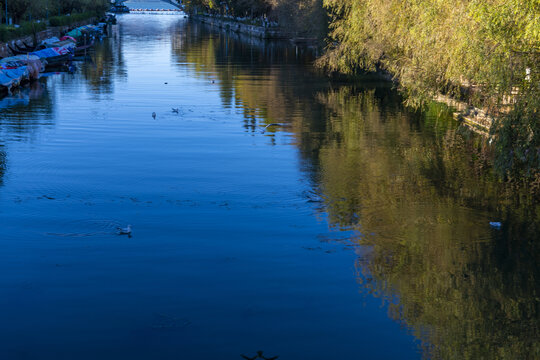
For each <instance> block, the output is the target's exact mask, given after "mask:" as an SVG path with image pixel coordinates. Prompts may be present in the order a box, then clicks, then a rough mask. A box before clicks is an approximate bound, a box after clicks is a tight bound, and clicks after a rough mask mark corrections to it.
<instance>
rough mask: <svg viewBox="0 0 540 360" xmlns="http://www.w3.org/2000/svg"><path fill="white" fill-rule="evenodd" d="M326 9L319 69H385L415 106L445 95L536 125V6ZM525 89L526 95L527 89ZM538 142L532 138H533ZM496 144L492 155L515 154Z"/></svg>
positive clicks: (513, 0) (477, 3) (352, 3)
mask: <svg viewBox="0 0 540 360" xmlns="http://www.w3.org/2000/svg"><path fill="white" fill-rule="evenodd" d="M324 4H325V6H326V7H327V8H328V9H329V11H330V12H331V14H332V21H331V33H330V37H331V41H332V42H331V43H330V46H329V51H328V53H327V54H326V55H325V56H324V57H323V58H322V59H321V60H320V61H319V64H320V65H322V66H324V67H326V68H327V69H329V70H331V71H341V72H346V73H354V72H357V71H359V70H375V69H379V68H381V69H384V70H386V71H388V72H390V73H391V74H392V75H393V76H395V78H396V79H397V80H399V83H400V85H401V87H402V89H403V90H404V92H405V93H406V94H407V95H408V101H409V103H411V104H413V105H420V104H422V103H425V102H426V101H427V100H429V99H431V98H432V97H433V96H434V95H436V94H437V93H445V94H449V95H452V96H455V97H458V98H462V99H465V100H467V101H469V102H470V103H471V104H473V105H475V106H478V107H481V108H483V109H486V110H487V111H488V112H489V113H490V114H491V115H495V116H496V117H497V116H502V117H503V119H514V122H515V121H517V119H519V121H520V122H521V123H522V124H524V126H525V128H526V127H527V126H526V125H527V124H528V125H530V126H533V125H532V123H533V122H534V121H536V117H537V111H536V110H535V109H534V108H531V106H532V104H533V100H534V98H535V97H536V98H538V96H539V91H538V90H539V89H538V82H537V81H538V76H537V74H538V64H539V63H540V16H539V14H540V2H539V1H538V0H487V1H486V0H471V1H469V0H459V1H452V2H448V1H440V0H405V1H403V0H362V1H357V0H325V2H324ZM527 72H529V73H530V74H529V75H528V74H527ZM528 77H529V78H532V79H529V80H527V78H528ZM528 83H529V84H532V86H530V89H526V88H525V87H526V86H528V85H527V84H528ZM534 84H536V85H534ZM513 104H519V106H516V107H515V108H514V106H513ZM514 112H516V113H514ZM504 121H505V120H503V122H504ZM498 126H499V127H500V125H498ZM511 127H512V126H510V125H508V126H504V127H503V128H501V130H503V131H506V132H508V130H507V129H510V128H511ZM513 131H514V130H513ZM495 133H496V134H499V133H500V132H499V131H496V132H495ZM501 134H502V133H501ZM509 136H510V135H509ZM538 136H539V135H537V133H534V135H533V138H536V137H538ZM510 138H512V139H513V138H514V135H512V136H510ZM495 141H496V142H498V141H499V140H497V139H496V140H495ZM500 141H502V143H501V144H499V145H498V146H497V147H498V148H499V149H503V148H504V149H505V151H506V150H508V147H509V146H521V145H520V144H518V143H511V144H510V143H508V141H507V139H506V140H504V139H501V140H500ZM535 141H536V140H535ZM525 150H527V149H523V151H525ZM501 151H502V150H501ZM529 151H530V150H529ZM498 154H499V155H500V156H502V152H500V151H499V152H498ZM525 163H527V164H530V165H531V166H533V165H534V164H536V162H534V161H532V162H529V160H527V161H526V162H525ZM498 164H499V166H501V171H503V172H505V173H506V172H507V170H515V169H516V166H515V165H516V162H515V161H507V159H506V157H504V158H502V159H499V160H498ZM503 164H508V166H510V167H509V168H504V166H503ZM510 164H512V165H510ZM534 166H536V165H534ZM537 169H538V168H537ZM529 170H531V171H532V169H529ZM529 170H528V171H527V172H529ZM520 173H521V172H520Z"/></svg>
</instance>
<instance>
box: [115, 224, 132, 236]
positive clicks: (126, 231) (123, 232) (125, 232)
mask: <svg viewBox="0 0 540 360" xmlns="http://www.w3.org/2000/svg"><path fill="white" fill-rule="evenodd" d="M117 230H118V235H128V236H131V225H128V226H127V227H125V228H121V227H118V228H117Z"/></svg>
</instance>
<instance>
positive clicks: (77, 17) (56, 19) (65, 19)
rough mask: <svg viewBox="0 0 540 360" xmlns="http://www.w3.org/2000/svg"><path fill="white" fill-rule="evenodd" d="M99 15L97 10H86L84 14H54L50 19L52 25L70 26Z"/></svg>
mask: <svg viewBox="0 0 540 360" xmlns="http://www.w3.org/2000/svg"><path fill="white" fill-rule="evenodd" d="M96 16H98V14H97V13H95V12H86V13H82V14H71V15H70V16H67V15H64V16H53V17H51V18H50V19H49V23H50V24H51V26H68V25H71V24H73V23H76V22H80V21H83V20H86V19H89V18H92V17H96Z"/></svg>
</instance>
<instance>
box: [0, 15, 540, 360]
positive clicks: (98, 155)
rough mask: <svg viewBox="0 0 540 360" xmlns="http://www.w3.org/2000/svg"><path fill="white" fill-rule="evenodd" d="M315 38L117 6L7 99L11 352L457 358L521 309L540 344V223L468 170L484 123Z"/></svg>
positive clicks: (4, 213) (4, 326)
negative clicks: (330, 70)
mask: <svg viewBox="0 0 540 360" xmlns="http://www.w3.org/2000/svg"><path fill="white" fill-rule="evenodd" d="M303 52H305V50H298V52H297V49H295V48H289V47H287V46H285V45H282V44H269V43H264V42H260V41H255V40H249V39H242V38H238V37H237V36H230V37H229V36H227V35H224V34H219V33H213V32H212V31H210V30H209V29H205V28H203V27H202V26H201V25H198V24H196V23H189V22H188V20H187V19H184V18H182V17H179V16H151V15H126V16H122V17H121V18H120V19H119V24H118V25H117V26H116V27H115V28H114V29H113V30H112V31H111V34H110V37H109V38H108V39H107V40H105V41H104V43H103V44H100V45H98V47H97V48H96V51H95V53H93V54H92V61H91V62H87V63H85V64H80V66H79V70H78V71H77V72H76V73H75V74H73V75H70V74H57V75H52V76H49V77H47V78H46V79H42V81H40V82H39V83H36V84H34V85H33V86H32V88H28V89H24V90H22V91H21V92H20V93H18V94H15V95H13V96H11V97H8V98H5V99H3V100H2V102H1V105H0V106H2V113H1V117H0V135H1V138H0V151H1V154H2V156H1V157H0V159H1V162H2V164H3V166H2V168H1V170H0V174H1V180H0V181H1V184H2V185H1V187H0V246H1V251H0V293H1V296H0V319H1V325H0V358H2V359H153V358H156V359H215V358H216V359H217V358H220V359H241V354H245V355H247V356H250V357H252V356H255V355H256V352H257V351H259V350H261V351H264V354H265V356H267V357H271V356H276V355H279V356H280V359H321V360H322V359H416V358H421V357H422V356H423V355H424V356H426V357H442V358H450V357H452V356H451V355H449V354H453V353H452V351H453V350H455V355H456V356H459V354H462V353H465V352H468V353H472V354H493V353H494V352H497V351H498V350H500V349H501V347H502V348H503V349H507V347H512V346H514V345H512V344H513V343H515V341H516V340H512V341H508V343H505V340H504V339H509V336H508V334H503V335H501V334H499V332H500V331H501V330H500V328H501V327H503V326H504V325H507V324H516V321H517V323H518V324H519V325H517V326H516V325H514V326H515V329H513V330H512V333H511V335H512V336H514V337H513V339H519V341H518V343H519V344H518V345H517V346H518V347H519V348H520V349H521V350H522V351H524V352H527V351H529V350H530V349H533V348H534V347H535V345H534V344H535V343H536V344H538V342H537V341H538V340H534V339H535V337H534V333H535V325H534V324H535V320H534V319H537V309H538V300H537V299H538V297H537V295H535V294H537V292H536V291H537V290H538V287H537V286H536V285H537V282H536V279H537V277H536V275H537V274H538V268H537V265H535V264H536V258H537V252H535V250H536V249H537V247H535V246H536V245H531V244H533V243H532V242H531V241H532V240H531V239H533V237H534V235H531V230H530V226H533V225H532V224H534V223H533V222H530V223H524V222H523V221H522V220H520V219H516V216H517V215H514V214H513V212H512V207H511V206H510V205H508V206H506V205H504V204H506V203H504V202H501V200H499V198H497V200H496V201H492V200H491V198H489V197H486V196H487V195H485V194H486V193H489V192H490V191H491V193H497V190H496V187H494V186H495V185H492V184H493V181H491V180H490V179H489V177H488V179H487V180H486V179H485V178H484V177H482V176H481V175H478V177H472V178H471V179H470V180H462V178H461V177H460V174H462V173H467V171H472V170H471V169H473V168H474V166H475V165H474V163H473V164H472V165H471V161H470V159H469V158H466V159H465V160H463V157H462V155H463V154H470V152H471V151H470V149H477V147H475V145H474V144H476V143H475V142H474V141H475V140H474V137H473V138H472V139H473V140H471V136H470V135H462V134H461V133H460V130H459V129H458V128H457V125H456V124H454V123H453V122H452V120H451V119H449V118H448V115H447V113H445V112H444V110H441V109H437V108H435V109H431V110H429V111H427V112H425V113H418V112H411V111H409V110H406V109H404V108H403V106H402V105H401V99H400V98H399V96H398V95H397V93H395V92H394V91H393V90H391V89H390V88H391V85H390V84H387V83H373V82H367V83H361V84H355V85H351V84H343V83H337V82H332V81H330V80H329V79H328V78H325V77H324V76H319V75H317V74H315V72H313V70H312V69H311V68H310V66H309V62H310V61H311V59H312V58H311V57H310V55H309V54H304V53H303ZM172 108H178V113H175V112H173V111H172ZM153 112H155V114H156V116H155V118H153V116H152V113H153ZM445 114H446V115H445ZM270 123H279V124H283V125H285V126H274V127H269V128H268V129H266V131H265V130H264V127H265V126H266V124H270ZM449 141H453V142H452V144H455V143H459V144H460V145H459V146H458V147H457V148H454V149H453V150H452V152H451V153H452V154H456V155H455V156H454V155H452V154H450V155H449V154H448V153H441V152H444V150H442V149H443V147H441V146H440V145H438V144H441V143H445V142H446V143H448V142H449ZM471 143H472V144H473V145H470V144H471ZM475 151H476V150H475ZM449 153H450V152H449ZM430 159H431V160H430ZM441 168H442V169H443V170H444V171H442V170H441ZM441 171H442V172H441ZM460 179H461V180H460ZM459 191H461V192H459ZM463 192H465V193H466V194H463ZM493 204H495V205H493ZM501 204H502V205H501ZM505 206H506V207H505ZM509 209H510V210H509ZM525 209H530V208H529V207H525ZM523 211H525V212H526V213H528V212H527V211H529V210H523ZM501 219H502V220H506V221H507V222H506V223H505V225H504V228H503V229H502V230H500V231H497V230H494V229H492V228H490V227H489V225H488V222H489V220H501ZM128 224H131V225H132V228H133V233H132V237H127V236H119V235H117V233H116V228H117V227H119V226H120V227H125V226H126V225H128ZM507 224H510V225H507ZM513 224H517V225H513ZM524 224H525V225H527V224H528V226H529V228H528V230H526V229H522V231H520V232H519V239H518V240H516V238H515V237H512V236H509V235H508V234H509V233H516V232H515V231H514V232H512V226H525V225H524ZM532 234H535V231H534V230H533V231H532ZM509 244H511V246H510V245H509ZM508 246H510V247H511V249H512V251H511V256H507V255H508V252H509V251H510V250H508ZM501 249H502V250H501ZM531 249H532V250H531ZM501 251H502V254H503V255H504V256H502V255H501ZM505 254H506V255H505ZM501 256H502V258H501ZM502 259H504V260H502ZM497 269H499V270H497ZM500 269H502V270H500ZM497 271H500V272H498V274H500V275H501V276H498V277H496V278H492V276H491V274H492V273H493V272H497ZM464 274H467V277H465V275H464ZM526 274H529V275H526ZM522 275H523V276H522ZM509 278H510V279H513V280H509ZM463 279H465V280H463ZM471 279H473V280H474V281H471ZM507 284H512V285H507ZM479 299H482V300H479ZM483 302H486V304H484V303H483ZM508 304H517V305H515V306H516V308H515V309H514V310H508V307H509V306H510V305H508ZM490 314H491V315H493V314H495V315H493V316H492V317H490ZM493 319H495V320H493ZM499 320H500V321H499ZM471 321H472V323H471ZM475 321H476V322H475ZM474 329H477V330H476V331H477V333H476V335H472V334H473V333H475V330H474ZM478 329H481V330H478ZM506 329H508V328H506ZM478 332H479V333H480V334H479V335H478ZM467 334H471V335H470V336H471V337H470V338H469V335H467ZM469 339H475V341H477V343H478V342H483V344H485V345H482V346H481V347H480V348H477V347H474V348H473V349H470V348H469V347H468V346H470V344H469V342H470V341H469ZM478 339H480V340H478ZM501 339H502V340H501ZM496 343H497V344H498V345H493V344H496ZM456 344H457V345H456ZM468 344H469V345H468ZM449 349H453V350H449ZM536 349H538V347H536ZM475 351H476V352H475ZM456 358H459V357H456Z"/></svg>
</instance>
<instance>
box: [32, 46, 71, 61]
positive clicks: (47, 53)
mask: <svg viewBox="0 0 540 360" xmlns="http://www.w3.org/2000/svg"><path fill="white" fill-rule="evenodd" d="M73 50H75V44H73V43H72V42H69V44H66V45H64V46H60V47H51V48H47V49H43V50H38V51H34V52H32V53H30V55H36V56H38V57H39V58H40V59H46V58H52V57H57V56H62V55H68V54H69V53H70V52H73Z"/></svg>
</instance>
